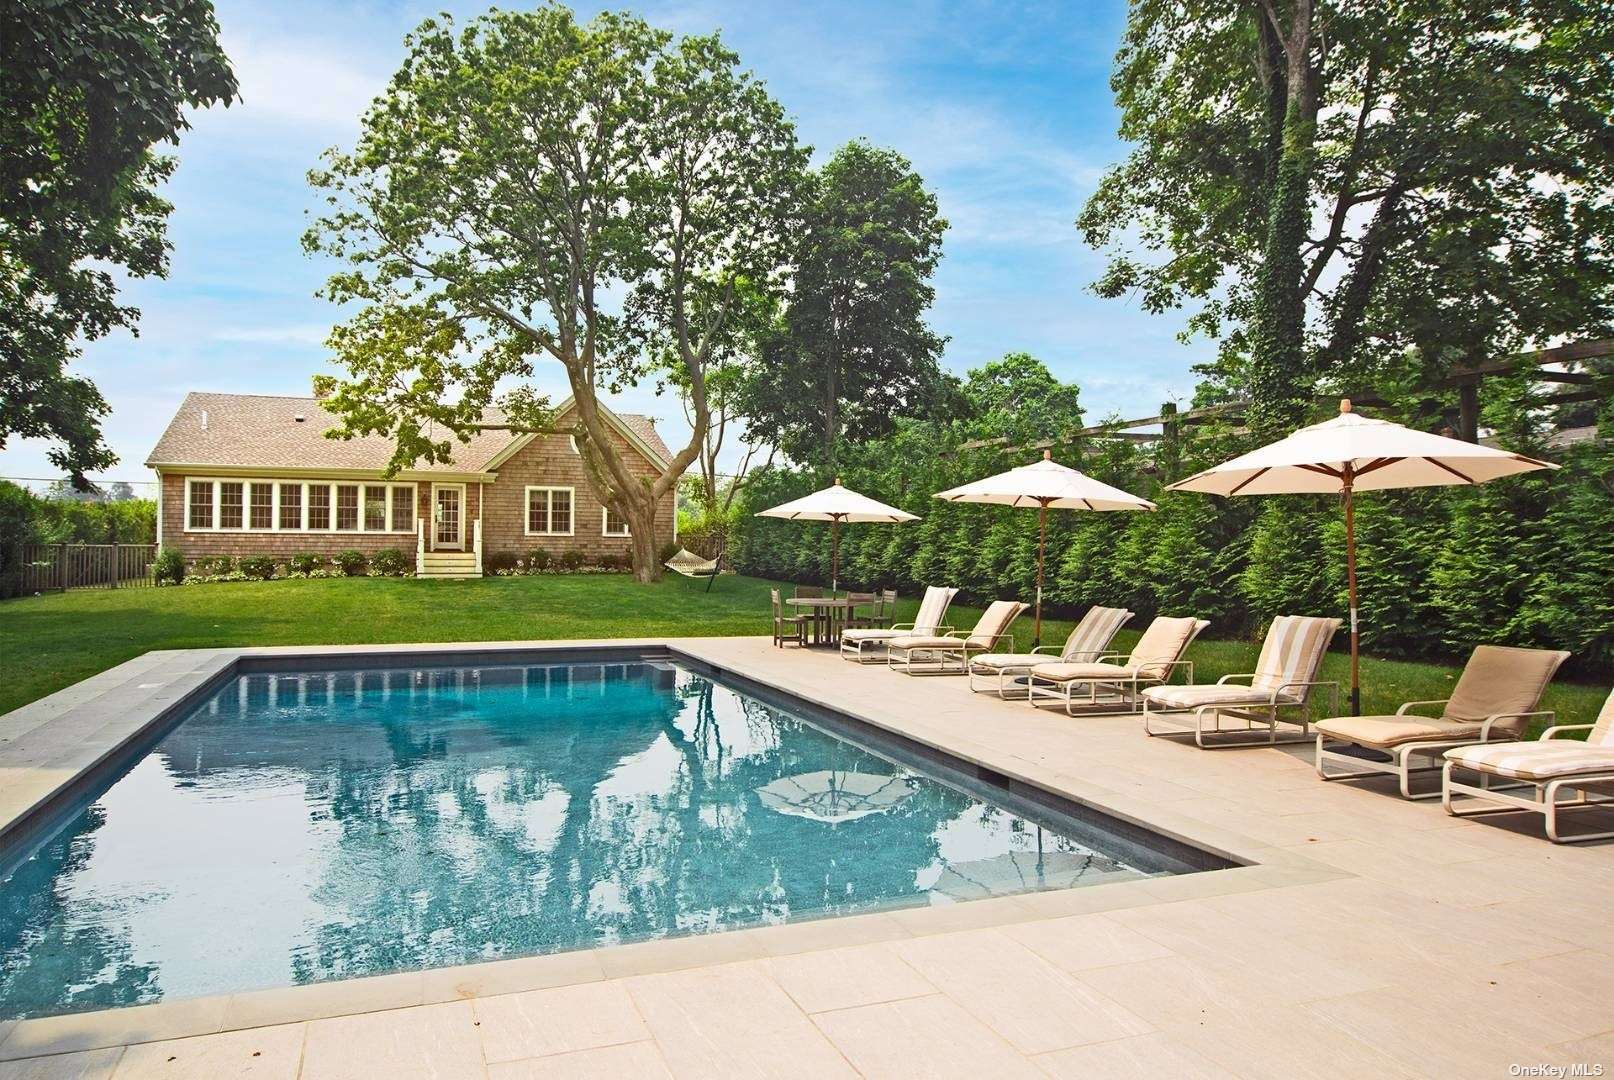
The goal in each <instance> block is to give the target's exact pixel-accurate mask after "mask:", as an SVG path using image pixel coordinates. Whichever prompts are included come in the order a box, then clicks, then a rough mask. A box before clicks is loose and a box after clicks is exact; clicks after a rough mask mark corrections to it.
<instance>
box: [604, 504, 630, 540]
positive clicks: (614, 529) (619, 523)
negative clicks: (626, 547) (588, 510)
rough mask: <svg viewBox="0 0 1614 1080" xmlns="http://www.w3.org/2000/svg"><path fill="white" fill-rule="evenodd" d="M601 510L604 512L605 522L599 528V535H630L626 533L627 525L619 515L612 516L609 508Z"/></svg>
mask: <svg viewBox="0 0 1614 1080" xmlns="http://www.w3.org/2000/svg"><path fill="white" fill-rule="evenodd" d="M603 509H604V511H605V521H604V523H603V524H602V525H601V526H600V535H601V536H628V535H631V534H630V533H629V532H628V523H627V522H626V521H624V520H623V519H622V517H621V516H620V515H618V514H613V513H612V512H611V508H610V507H609V506H607V507H603Z"/></svg>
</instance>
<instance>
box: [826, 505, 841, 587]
mask: <svg viewBox="0 0 1614 1080" xmlns="http://www.w3.org/2000/svg"><path fill="white" fill-rule="evenodd" d="M840 581H841V519H840V518H831V519H830V522H829V594H830V595H831V596H834V595H835V592H836V590H837V589H838V588H839V587H840Z"/></svg>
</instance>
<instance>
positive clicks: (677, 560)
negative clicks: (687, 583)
mask: <svg viewBox="0 0 1614 1080" xmlns="http://www.w3.org/2000/svg"><path fill="white" fill-rule="evenodd" d="M662 565H663V566H665V567H666V568H667V569H669V570H671V571H672V572H673V573H675V574H682V575H684V576H685V577H690V578H705V579H706V591H707V592H711V591H712V582H714V581H716V580H717V575H718V573H719V572H720V571H719V570H718V568H717V560H716V559H703V558H701V557H700V556H699V555H696V554H695V553H694V552H693V551H690V550H689V549H687V548H679V549H678V552H677V553H676V554H675V555H673V557H672V558H670V559H668V560H667V561H666V562H664V563H662Z"/></svg>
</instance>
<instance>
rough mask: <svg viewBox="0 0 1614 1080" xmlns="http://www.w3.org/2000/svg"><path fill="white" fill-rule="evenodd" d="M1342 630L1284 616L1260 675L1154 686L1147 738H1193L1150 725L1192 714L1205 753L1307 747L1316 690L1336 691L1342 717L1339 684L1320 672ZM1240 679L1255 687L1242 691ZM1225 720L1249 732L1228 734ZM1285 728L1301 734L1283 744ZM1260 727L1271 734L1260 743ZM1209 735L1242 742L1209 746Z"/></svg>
mask: <svg viewBox="0 0 1614 1080" xmlns="http://www.w3.org/2000/svg"><path fill="white" fill-rule="evenodd" d="M1338 630H1339V620H1338V619H1321V618H1316V617H1313V616H1308V615H1279V616H1278V617H1277V618H1275V619H1273V620H1272V625H1271V626H1270V627H1268V628H1267V639H1266V642H1265V643H1264V644H1263V645H1262V646H1261V656H1260V659H1258V660H1256V662H1255V671H1253V672H1251V673H1249V674H1240V675H1223V676H1222V677H1221V678H1220V679H1218V680H1216V684H1215V685H1214V686H1213V685H1210V684H1205V685H1195V684H1190V685H1188V686H1151V687H1149V689H1147V690H1145V691H1144V692H1143V731H1144V734H1146V735H1159V734H1172V735H1183V734H1187V732H1188V730H1189V729H1187V728H1174V729H1170V730H1168V731H1166V732H1157V731H1155V730H1153V729H1152V727H1151V724H1150V721H1151V720H1158V719H1159V718H1160V717H1161V716H1164V715H1171V714H1176V715H1183V714H1186V713H1192V714H1193V717H1194V726H1193V728H1192V731H1193V735H1194V745H1196V746H1198V747H1200V748H1201V749H1203V750H1214V749H1221V748H1223V747H1230V746H1251V745H1255V744H1258V743H1259V744H1265V745H1267V746H1275V745H1277V744H1278V743H1279V742H1305V741H1307V740H1308V739H1310V737H1311V734H1310V731H1309V728H1310V725H1311V695H1312V692H1313V691H1314V690H1316V689H1317V688H1318V687H1320V686H1329V687H1332V688H1333V690H1334V711H1335V712H1338V711H1339V683H1337V682H1333V681H1329V680H1320V679H1318V678H1317V669H1318V668H1320V667H1321V666H1322V663H1323V656H1324V655H1325V654H1326V653H1327V652H1328V643H1329V642H1331V641H1333V640H1334V634H1335V633H1336V632H1337V631H1338ZM1240 679H1248V680H1249V684H1248V685H1246V686H1241V685H1239V683H1238V680H1240ZM1207 715H1208V717H1209V719H1210V721H1211V726H1210V727H1209V728H1208V729H1207V728H1206V726H1205V722H1206V719H1207ZM1224 716H1232V717H1234V718H1236V719H1239V720H1243V721H1244V726H1243V727H1242V728H1234V729H1231V730H1224V729H1223V728H1222V717H1224ZM1280 723H1282V724H1291V725H1296V726H1298V727H1299V731H1298V732H1297V733H1296V734H1294V735H1290V736H1287V737H1285V738H1283V739H1279V738H1278V725H1279V724H1280ZM1257 725H1259V726H1260V727H1263V728H1265V733H1264V734H1262V735H1261V736H1260V737H1259V738H1256V739H1251V738H1248V737H1247V736H1246V733H1247V732H1251V731H1254V730H1256V727H1257ZM1207 734H1208V735H1213V736H1214V735H1224V734H1226V735H1235V736H1237V738H1231V739H1217V740H1216V741H1215V742H1213V743H1207V742H1206V741H1205V736H1206V735H1207Z"/></svg>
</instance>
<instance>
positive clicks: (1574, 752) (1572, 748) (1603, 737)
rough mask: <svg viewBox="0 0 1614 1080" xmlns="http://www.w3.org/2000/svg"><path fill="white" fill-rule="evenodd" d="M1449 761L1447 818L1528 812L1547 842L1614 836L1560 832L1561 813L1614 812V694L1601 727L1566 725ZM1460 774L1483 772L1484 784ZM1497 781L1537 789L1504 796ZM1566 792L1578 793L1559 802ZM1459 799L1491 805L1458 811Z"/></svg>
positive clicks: (1473, 749) (1455, 753)
mask: <svg viewBox="0 0 1614 1080" xmlns="http://www.w3.org/2000/svg"><path fill="white" fill-rule="evenodd" d="M1570 731H1589V732H1590V734H1588V735H1587V737H1586V741H1585V742H1580V741H1579V740H1576V739H1565V738H1560V736H1561V735H1563V734H1564V733H1565V732H1570ZM1445 756H1446V764H1445V766H1444V771H1443V772H1442V774H1441V785H1440V791H1441V798H1440V801H1441V803H1442V804H1443V805H1444V806H1445V807H1446V813H1448V814H1450V815H1452V816H1453V817H1478V816H1480V815H1482V814H1512V813H1517V812H1519V811H1521V810H1526V811H1529V812H1531V813H1535V814H1541V815H1542V816H1543V817H1545V818H1546V826H1547V838H1548V839H1549V840H1551V841H1552V842H1553V843H1555V844H1579V843H1583V842H1585V841H1587V840H1607V839H1609V838H1610V837H1614V831H1604V832H1586V833H1577V834H1575V835H1574V836H1564V835H1562V834H1560V833H1559V832H1558V811H1559V810H1560V809H1563V808H1566V807H1567V808H1569V809H1598V808H1601V809H1604V810H1608V809H1610V808H1614V694H1609V695H1608V700H1607V701H1605V702H1603V711H1602V712H1600V713H1598V714H1597V722H1596V723H1593V724H1562V725H1560V726H1558V727H1550V728H1548V729H1547V730H1546V731H1543V732H1542V733H1541V738H1540V739H1539V740H1538V741H1536V742H1512V743H1500V744H1495V743H1492V744H1486V745H1478V746H1463V747H1458V748H1457V749H1455V750H1448V751H1446V755H1445ZM1455 769H1463V770H1466V771H1468V772H1474V773H1478V774H1479V776H1480V783H1479V785H1478V786H1476V785H1474V784H1466V783H1459V782H1458V781H1456V780H1454V779H1452V772H1453V770H1455ZM1493 777H1501V778H1503V779H1505V780H1510V781H1514V783H1511V784H1505V785H1503V787H1504V788H1508V787H1511V788H1530V789H1532V790H1531V793H1530V796H1529V797H1528V798H1524V797H1521V796H1518V795H1508V794H1504V792H1503V791H1502V790H1498V788H1497V787H1496V786H1495V785H1493V783H1492V778H1493ZM1566 789H1567V790H1569V791H1573V792H1575V793H1576V797H1575V798H1574V799H1572V800H1570V801H1568V802H1559V801H1558V796H1559V795H1560V794H1561V793H1562V792H1563V791H1565V790H1566ZM1589 789H1595V790H1589ZM1454 796H1467V797H1468V798H1471V799H1476V800H1478V801H1480V802H1482V803H1489V804H1490V805H1488V806H1483V807H1468V808H1466V809H1459V808H1457V807H1455V806H1453V805H1452V798H1453V797H1454Z"/></svg>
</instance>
